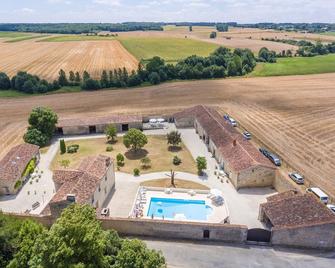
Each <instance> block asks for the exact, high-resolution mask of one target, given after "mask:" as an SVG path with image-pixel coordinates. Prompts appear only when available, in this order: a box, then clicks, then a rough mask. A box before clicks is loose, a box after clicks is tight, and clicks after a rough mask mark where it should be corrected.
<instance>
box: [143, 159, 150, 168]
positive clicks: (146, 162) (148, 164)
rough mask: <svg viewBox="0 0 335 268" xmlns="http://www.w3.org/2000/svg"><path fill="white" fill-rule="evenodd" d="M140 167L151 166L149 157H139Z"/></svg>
mask: <svg viewBox="0 0 335 268" xmlns="http://www.w3.org/2000/svg"><path fill="white" fill-rule="evenodd" d="M141 165H142V168H150V167H151V159H150V158H149V157H147V156H146V157H144V158H142V159H141Z"/></svg>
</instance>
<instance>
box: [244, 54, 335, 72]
mask: <svg viewBox="0 0 335 268" xmlns="http://www.w3.org/2000/svg"><path fill="white" fill-rule="evenodd" d="M332 72H335V54H329V55H325V56H316V57H312V58H303V57H296V58H285V59H278V60H277V63H261V64H258V65H257V67H256V68H255V70H254V71H253V72H252V73H251V74H250V75H248V76H281V75H302V74H320V73H332Z"/></svg>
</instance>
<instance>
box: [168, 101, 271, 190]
mask: <svg viewBox="0 0 335 268" xmlns="http://www.w3.org/2000/svg"><path fill="white" fill-rule="evenodd" d="M174 118H175V123H176V126H177V127H192V128H193V127H194V128H195V130H196V132H197V133H198V135H199V137H200V138H201V139H202V140H203V142H204V143H205V144H206V146H207V147H208V150H209V151H210V152H211V153H212V155H213V157H214V158H215V159H216V160H217V162H218V164H219V166H220V168H222V169H223V170H224V171H225V173H226V174H227V175H228V178H229V179H230V180H231V182H232V183H233V184H234V186H235V188H236V189H239V188H243V187H263V186H271V185H273V181H274V178H275V167H274V166H273V164H272V163H271V162H270V161H269V160H268V159H267V158H265V157H264V156H263V155H262V154H261V153H260V152H259V151H258V150H257V148H255V147H254V146H253V145H252V144H251V143H250V142H248V141H247V140H245V139H244V138H243V137H242V135H241V134H240V133H239V132H237V131H236V130H235V128H234V127H232V126H231V125H230V124H229V123H227V121H226V120H224V119H223V117H222V116H221V115H220V114H219V113H218V112H217V111H216V110H214V109H213V108H209V107H206V106H203V105H199V106H196V107H193V108H190V109H187V110H184V111H182V112H180V113H177V114H175V115H174Z"/></svg>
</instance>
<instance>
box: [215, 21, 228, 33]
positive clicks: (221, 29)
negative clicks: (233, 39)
mask: <svg viewBox="0 0 335 268" xmlns="http://www.w3.org/2000/svg"><path fill="white" fill-rule="evenodd" d="M216 29H217V30H218V32H228V24H223V23H220V24H217V25H216Z"/></svg>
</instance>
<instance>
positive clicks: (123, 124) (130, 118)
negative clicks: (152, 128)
mask: <svg viewBox="0 0 335 268" xmlns="http://www.w3.org/2000/svg"><path fill="white" fill-rule="evenodd" d="M111 124H113V125H115V126H116V128H117V130H118V132H124V131H128V130H129V129H130V128H137V129H142V128H143V124H142V117H140V116H136V115H109V116H105V117H81V118H69V119H60V120H59V121H58V124H57V128H56V131H57V133H58V134H61V135H62V134H64V135H79V134H93V133H103V132H104V131H105V129H106V127H107V126H108V125H111Z"/></svg>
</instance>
